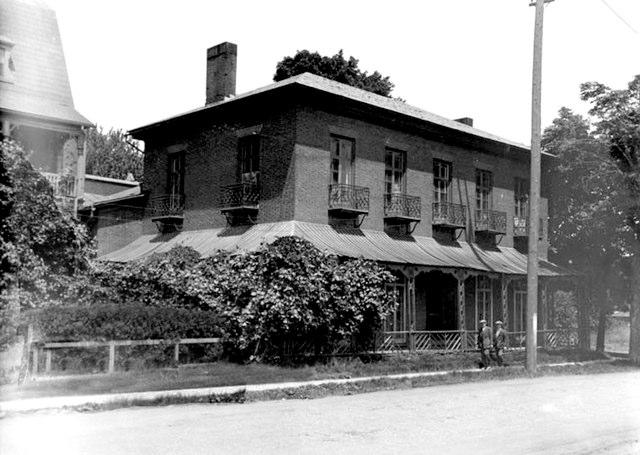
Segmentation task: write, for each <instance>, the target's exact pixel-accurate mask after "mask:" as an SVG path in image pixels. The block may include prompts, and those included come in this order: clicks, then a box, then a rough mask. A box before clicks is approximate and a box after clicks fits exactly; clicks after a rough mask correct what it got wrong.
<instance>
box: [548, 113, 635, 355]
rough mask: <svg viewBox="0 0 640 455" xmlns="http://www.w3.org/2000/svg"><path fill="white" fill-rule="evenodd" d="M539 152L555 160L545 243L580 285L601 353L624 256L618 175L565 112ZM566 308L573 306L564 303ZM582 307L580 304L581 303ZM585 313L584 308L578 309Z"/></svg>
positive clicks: (586, 130) (584, 124) (576, 118)
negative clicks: (594, 321)
mask: <svg viewBox="0 0 640 455" xmlns="http://www.w3.org/2000/svg"><path fill="white" fill-rule="evenodd" d="M542 147H543V150H544V151H546V152H549V153H551V154H553V155H555V156H556V158H555V160H556V163H555V166H553V167H552V168H551V169H550V171H549V172H550V174H551V175H550V176H549V181H550V182H551V185H552V190H551V194H553V199H552V200H551V201H550V209H551V224H550V241H551V244H552V245H553V246H554V248H553V250H552V254H553V255H554V261H555V262H557V263H560V264H564V265H568V266H570V267H572V268H574V269H575V270H577V271H578V272H579V273H580V274H581V275H582V276H583V277H584V279H581V280H580V285H581V286H582V287H583V288H584V290H585V293H584V296H586V301H587V302H586V303H590V305H589V307H591V308H592V309H593V310H595V311H597V313H598V338H597V343H596V348H597V349H598V350H601V351H603V350H604V331H605V324H606V316H607V314H608V313H609V312H610V311H611V310H612V309H613V308H612V305H611V299H610V296H611V294H612V291H613V290H614V289H616V288H617V287H618V286H617V285H619V284H620V281H621V279H622V278H623V277H622V274H621V273H620V271H621V270H622V268H621V263H620V260H621V257H622V255H623V252H624V245H625V237H624V232H623V230H621V229H620V227H621V226H623V225H624V215H623V213H622V211H621V210H620V209H619V208H618V203H619V196H620V194H622V192H623V188H621V186H620V184H619V178H618V177H619V170H618V169H617V167H616V166H615V164H614V163H613V162H612V161H611V159H610V157H609V154H608V150H607V147H606V144H605V143H603V142H602V141H601V140H599V139H598V138H597V137H595V136H594V135H593V134H592V133H591V125H590V123H589V121H588V120H587V119H585V118H583V117H582V116H580V115H577V114H574V113H573V112H572V111H571V110H569V109H567V108H562V109H560V111H559V115H558V118H556V119H555V120H554V121H553V123H552V125H551V126H549V127H548V128H546V129H545V131H544V135H543V139H542ZM568 302H574V300H569V301H568ZM581 304H583V305H584V304H585V302H581ZM582 309H583V310H586V308H582Z"/></svg>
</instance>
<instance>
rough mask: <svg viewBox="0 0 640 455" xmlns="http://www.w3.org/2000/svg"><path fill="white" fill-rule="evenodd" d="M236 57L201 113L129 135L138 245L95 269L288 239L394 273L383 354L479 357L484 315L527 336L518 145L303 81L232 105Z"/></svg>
mask: <svg viewBox="0 0 640 455" xmlns="http://www.w3.org/2000/svg"><path fill="white" fill-rule="evenodd" d="M236 59H237V48H236V46H235V45H234V44H231V43H222V44H220V45H218V46H215V47H213V48H211V49H209V50H208V51H207V87H206V105H205V106H204V107H201V108H199V109H195V110H192V111H190V112H187V113H184V114H181V115H177V116H175V117H171V118H168V119H165V120H162V121H159V122H156V123H153V124H150V125H146V126H142V127H140V128H136V129H134V130H132V131H131V132H130V133H131V135H132V136H133V137H134V138H136V139H138V140H141V141H144V143H145V162H144V169H145V191H148V192H149V199H148V202H147V206H146V211H145V215H144V218H143V220H142V230H143V235H142V236H141V237H140V238H138V239H137V240H135V241H134V242H132V243H131V244H130V245H127V246H126V247H124V248H122V249H120V250H118V251H114V252H112V253H110V254H107V255H104V256H103V257H102V258H103V259H104V260H110V261H131V260H136V259H139V258H144V257H146V256H149V255H151V254H153V253H157V252H164V251H168V250H169V249H171V248H172V247H173V246H175V245H178V244H181V245H185V246H190V247H193V248H195V249H196V250H197V251H199V252H200V253H201V254H202V255H204V256H206V255H209V254H212V253H213V252H215V251H217V250H227V251H234V250H240V251H242V250H253V249H256V248H258V247H259V245H260V244H261V243H262V242H269V241H272V240H274V239H275V238H277V237H279V236H285V235H296V236H298V237H301V238H304V239H306V240H308V241H310V242H312V243H313V244H314V245H316V246H317V247H318V248H320V249H322V250H327V251H329V252H332V253H335V254H337V255H339V256H343V257H360V256H362V257H364V258H367V259H372V260H376V261H379V262H381V263H384V264H386V265H387V266H388V267H389V268H390V269H391V270H393V271H394V272H395V273H396V276H397V282H396V283H395V284H394V285H393V287H394V288H395V289H396V290H397V291H398V296H399V305H398V307H397V309H396V311H395V314H394V315H393V317H391V318H389V319H388V321H387V323H386V327H385V330H386V332H385V333H386V334H385V338H384V344H385V346H386V347H387V348H388V349H406V348H407V347H409V348H411V349H416V350H424V349H464V348H467V347H472V346H474V345H475V334H476V330H477V328H478V321H479V320H480V319H487V320H489V321H496V320H498V319H501V320H503V321H505V322H506V326H507V328H508V330H509V331H510V333H511V334H512V343H521V342H522V340H523V332H524V330H525V306H526V299H527V292H526V270H527V256H526V245H527V213H528V211H527V208H528V181H529V159H530V150H529V148H528V147H527V146H525V145H522V144H518V143H515V142H512V141H509V140H507V139H503V138H500V137H498V136H495V135H493V134H490V133H487V132H484V131H482V130H479V129H476V128H474V127H473V122H472V120H471V119H470V118H462V119H459V120H457V121H456V120H450V119H446V118H443V117H440V116H438V115H434V114H432V113H429V112H427V111H424V110H422V109H418V108H416V107H413V106H411V105H409V104H406V103H404V102H402V101H399V100H394V99H390V98H386V97H382V96H379V95H375V94H372V93H370V92H367V91H363V90H360V89H357V88H353V87H350V86H347V85H344V84H341V83H337V82H334V81H331V80H328V79H325V78H322V77H319V76H316V75H313V74H309V73H305V74H302V75H299V76H295V77H292V78H290V79H287V80H284V81H281V82H277V83H274V84H271V85H268V86H266V87H263V88H259V89H257V90H254V91H251V92H249V93H245V94H241V95H236V94H235V72H236ZM552 161H553V157H551V156H549V155H544V156H543V157H542V165H543V167H545V168H546V167H548V166H551V165H552ZM543 175H546V174H545V173H544V172H543ZM542 188H543V190H542V200H541V203H540V213H541V217H542V220H541V221H542V223H541V229H540V232H539V238H540V257H541V260H540V265H539V268H540V300H539V302H538V306H539V315H540V324H539V327H540V329H542V330H540V334H541V336H543V337H544V339H543V340H542V341H541V343H547V342H549V343H562V342H565V343H575V342H576V341H577V337H576V333H575V332H571V333H564V332H563V333H561V332H560V331H554V330H551V329H552V327H550V326H549V324H550V321H552V320H553V319H552V318H551V317H550V315H551V313H552V311H553V302H552V300H551V299H550V298H549V295H550V294H551V293H550V292H548V290H549V289H550V288H549V286H553V285H554V283H559V282H560V281H561V280H565V279H566V278H567V275H568V273H567V272H566V271H565V270H563V269H561V268H560V267H557V266H555V265H554V264H551V263H549V262H547V261H546V259H547V250H548V247H549V245H548V232H547V229H548V220H547V213H548V201H549V198H550V197H552V195H550V194H548V192H547V188H548V185H546V184H545V183H544V182H543V185H542ZM563 337H564V338H563Z"/></svg>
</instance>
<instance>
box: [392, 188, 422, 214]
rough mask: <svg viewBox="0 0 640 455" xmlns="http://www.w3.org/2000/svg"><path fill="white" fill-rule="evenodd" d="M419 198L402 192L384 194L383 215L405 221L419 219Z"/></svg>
mask: <svg viewBox="0 0 640 455" xmlns="http://www.w3.org/2000/svg"><path fill="white" fill-rule="evenodd" d="M421 210H422V209H421V206H420V198H419V197H418V196H409V195H407V194H402V193H392V194H385V195H384V217H385V218H395V219H399V220H407V221H420V219H421Z"/></svg>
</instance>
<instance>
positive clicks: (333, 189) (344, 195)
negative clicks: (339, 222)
mask: <svg viewBox="0 0 640 455" xmlns="http://www.w3.org/2000/svg"><path fill="white" fill-rule="evenodd" d="M329 210H335V211H342V212H353V213H365V214H366V213H369V188H363V187H360V186H355V185H344V184H335V185H329Z"/></svg>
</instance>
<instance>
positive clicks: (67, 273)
mask: <svg viewBox="0 0 640 455" xmlns="http://www.w3.org/2000/svg"><path fill="white" fill-rule="evenodd" d="M1 149H2V150H1V151H2V162H3V166H4V167H5V172H6V175H5V177H4V181H5V182H8V189H6V190H5V192H7V193H8V194H9V198H10V204H11V205H10V209H9V210H8V216H6V218H4V219H3V220H2V250H1V251H0V256H1V258H2V263H3V277H2V280H1V282H0V292H1V294H0V300H2V302H3V304H6V305H8V304H9V303H8V302H18V304H19V307H20V308H21V309H27V308H35V307H40V306H44V305H47V304H50V303H56V302H60V301H62V300H64V299H65V298H66V297H67V296H68V293H69V292H70V290H72V289H74V288H76V286H75V284H74V281H75V279H76V277H77V275H79V274H81V273H82V272H84V271H86V270H88V269H89V268H90V259H91V258H92V257H93V256H94V254H95V250H94V248H93V245H92V243H91V241H90V238H89V236H88V233H87V231H86V228H85V226H84V225H82V224H81V223H80V222H78V221H77V220H75V219H73V218H72V216H71V215H70V214H69V213H67V212H63V211H61V210H60V209H59V208H58V206H57V205H56V203H55V199H54V196H53V189H52V188H51V185H50V184H49V182H48V181H47V179H45V178H44V177H43V176H42V175H41V174H40V173H38V172H37V171H35V170H34V169H33V167H32V166H31V163H30V162H29V161H28V160H27V158H26V156H25V153H24V151H23V150H22V148H20V147H19V146H18V145H16V144H15V143H13V142H11V141H9V140H4V141H3V142H2V145H1Z"/></svg>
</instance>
